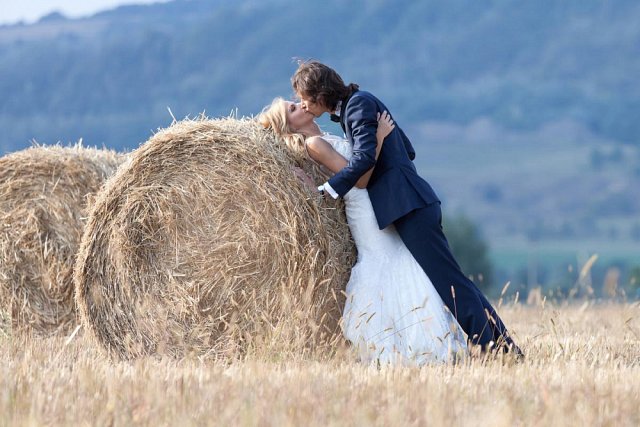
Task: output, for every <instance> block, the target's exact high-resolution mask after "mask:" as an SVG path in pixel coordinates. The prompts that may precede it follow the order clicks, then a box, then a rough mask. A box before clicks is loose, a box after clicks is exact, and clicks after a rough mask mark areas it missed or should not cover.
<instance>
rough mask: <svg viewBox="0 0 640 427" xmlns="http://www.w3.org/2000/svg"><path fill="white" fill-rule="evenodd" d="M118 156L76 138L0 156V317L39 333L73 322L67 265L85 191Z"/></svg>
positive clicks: (71, 257)
mask: <svg viewBox="0 0 640 427" xmlns="http://www.w3.org/2000/svg"><path fill="white" fill-rule="evenodd" d="M123 160H124V156H122V155H118V154H116V153H115V152H113V151H110V150H100V149H94V148H85V147H82V146H81V145H76V146H72V147H62V146H36V147H32V148H29V149H26V150H23V151H19V152H16V153H12V154H8V155H6V156H4V157H2V158H0V325H1V324H2V323H7V322H10V323H11V324H12V325H13V328H14V329H15V332H18V330H21V329H30V330H32V331H35V332H38V333H41V334H49V333H55V332H56V331H63V332H64V331H67V332H68V331H70V330H71V329H72V328H73V327H74V326H75V325H76V321H77V318H76V308H75V304H74V300H73V277H72V273H73V264H74V261H75V255H76V252H77V250H78V246H79V243H80V236H81V235H82V229H83V227H84V222H85V218H86V214H87V204H88V202H89V200H88V198H89V197H90V196H92V195H93V194H95V193H96V192H97V191H98V189H99V188H100V186H101V185H102V184H103V183H104V181H105V180H106V178H107V177H108V176H110V175H112V174H113V172H114V171H115V169H116V168H117V167H118V165H119V164H120V163H122V161H123ZM2 310H5V313H4V314H3V313H1V312H2ZM9 317H10V319H9Z"/></svg>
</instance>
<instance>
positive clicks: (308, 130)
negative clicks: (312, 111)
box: [298, 122, 322, 138]
mask: <svg viewBox="0 0 640 427" xmlns="http://www.w3.org/2000/svg"><path fill="white" fill-rule="evenodd" d="M298 132H300V133H301V134H302V135H304V136H305V138H309V137H312V136H321V135H322V131H321V130H320V126H318V124H317V123H316V122H311V123H309V125H308V126H306V127H304V128H302V129H299V130H298Z"/></svg>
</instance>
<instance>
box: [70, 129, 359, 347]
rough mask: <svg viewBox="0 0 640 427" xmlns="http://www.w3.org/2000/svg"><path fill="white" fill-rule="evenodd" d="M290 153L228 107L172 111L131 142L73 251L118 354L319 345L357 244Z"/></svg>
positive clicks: (93, 327)
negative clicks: (185, 113) (143, 138)
mask: <svg viewBox="0 0 640 427" xmlns="http://www.w3.org/2000/svg"><path fill="white" fill-rule="evenodd" d="M297 160H298V159H296V158H295V157H294V156H293V155H291V154H290V153H288V152H287V151H286V150H284V149H283V148H282V146H281V145H280V144H279V143H278V142H277V141H276V140H275V139H274V138H273V135H272V134H271V133H270V132H267V131H265V130H264V129H263V128H261V127H260V126H258V125H257V124H256V123H255V122H254V121H251V120H236V119H232V118H227V119H216V120H208V119H205V118H202V119H199V120H183V121H181V122H176V123H174V124H173V125H172V126H171V127H169V128H167V129H164V130H162V131H160V132H158V133H157V134H155V135H154V136H153V137H152V138H151V139H150V140H149V141H147V142H146V143H145V144H143V145H142V146H141V147H140V148H139V149H138V150H136V151H134V152H133V153H131V155H130V161H129V162H127V163H126V164H125V165H123V166H122V167H121V168H120V169H119V170H118V172H117V174H116V175H115V176H114V177H113V178H112V179H110V180H109V182H108V183H107V184H106V185H105V188H104V189H103V191H101V192H100V194H99V195H98V196H97V197H96V202H95V204H94V205H93V209H92V210H91V212H90V214H89V219H88V221H87V227H86V229H85V233H84V236H83V239H82V245H81V248H80V251H79V255H78V263H77V265H76V272H75V280H76V298H77V301H78V307H79V311H80V314H81V317H82V321H83V324H84V325H85V326H86V327H87V329H88V330H90V331H91V333H92V334H93V335H94V336H95V337H96V339H97V340H98V342H99V343H100V344H101V345H102V346H103V347H104V348H106V349H107V350H108V351H109V352H110V353H111V354H113V355H116V356H119V357H121V358H125V359H126V358H132V357H137V356H139V355H144V354H167V355H172V356H174V357H183V356H185V355H187V354H192V355H198V356H206V357H217V356H219V355H226V356H231V357H236V356H238V355H242V354H246V353H247V352H251V351H252V349H255V348H259V349H260V351H267V349H269V348H270V350H269V351H272V352H273V353H274V354H282V353H283V351H285V347H286V348H288V349H289V350H290V351H292V352H294V353H295V352H300V351H303V350H305V349H312V350H313V351H316V350H317V349H318V348H319V347H321V348H327V347H325V346H326V344H330V343H331V341H332V340H333V339H335V338H336V337H339V334H336V332H339V328H338V322H339V319H340V317H341V307H342V306H343V303H342V300H343V297H342V296H341V291H342V289H343V288H344V284H345V283H346V282H347V279H348V277H349V273H350V268H351V265H352V263H353V260H354V248H353V243H352V242H351V240H350V238H349V231H348V228H347V224H346V220H345V218H344V213H343V211H342V210H341V209H337V208H336V207H337V205H336V204H335V203H333V202H328V201H322V202H321V201H319V200H318V199H317V196H315V195H312V194H311V193H310V192H309V191H308V190H307V189H305V188H304V187H303V186H302V184H301V183H300V182H299V181H298V180H297V179H296V177H295V176H294V174H293V171H292V167H293V166H294V165H296V164H299V163H296V161H297ZM300 165H301V166H305V167H308V166H309V165H304V164H300ZM309 171H310V172H311V171H312V168H309ZM318 180H319V178H318ZM329 348H331V347H329Z"/></svg>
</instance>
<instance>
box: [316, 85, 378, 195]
mask: <svg viewBox="0 0 640 427" xmlns="http://www.w3.org/2000/svg"><path fill="white" fill-rule="evenodd" d="M377 113H378V107H377V105H376V103H375V101H373V100H371V99H369V98H366V97H363V96H357V95H355V96H354V97H352V98H351V99H350V100H349V104H348V105H347V108H346V111H345V116H346V117H345V123H346V124H347V126H349V127H350V128H351V135H352V137H353V154H352V156H351V159H350V160H349V163H348V164H347V166H345V167H344V168H343V169H342V170H341V171H340V172H338V173H337V174H335V175H334V176H333V177H332V178H331V179H329V181H328V183H329V185H330V186H331V188H332V189H333V190H335V192H336V193H338V195H339V196H340V197H342V196H344V195H345V194H347V192H348V191H349V190H351V188H353V186H354V185H356V182H358V179H359V178H360V177H361V176H362V175H364V174H365V173H366V172H367V171H368V170H369V169H371V168H372V167H373V166H375V164H376V146H377V145H378V141H377V139H376V131H377V130H378V118H377Z"/></svg>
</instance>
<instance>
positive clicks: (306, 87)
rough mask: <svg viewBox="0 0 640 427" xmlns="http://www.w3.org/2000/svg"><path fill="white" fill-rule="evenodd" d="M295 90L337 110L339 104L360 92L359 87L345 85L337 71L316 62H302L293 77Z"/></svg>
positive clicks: (332, 109) (352, 84) (351, 84)
mask: <svg viewBox="0 0 640 427" xmlns="http://www.w3.org/2000/svg"><path fill="white" fill-rule="evenodd" d="M291 86H293V90H294V91H295V92H296V93H297V94H298V95H302V96H304V97H305V98H308V99H309V100H311V101H313V102H315V103H317V104H320V105H322V106H323V107H326V108H328V109H329V110H331V111H334V110H335V109H336V106H337V105H338V102H340V101H342V100H344V99H346V98H347V97H348V96H349V95H351V93H353V92H355V91H356V90H358V85H357V84H355V83H350V84H349V85H345V84H344V81H343V80H342V77H340V75H339V74H338V73H336V71H335V70H334V69H333V68H331V67H328V66H326V65H324V64H323V63H321V62H319V61H315V60H310V61H302V62H300V63H299V65H298V69H297V70H296V72H295V74H294V75H293V77H291Z"/></svg>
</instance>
